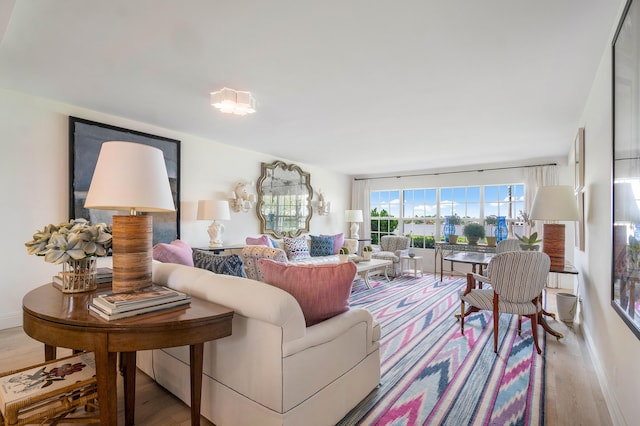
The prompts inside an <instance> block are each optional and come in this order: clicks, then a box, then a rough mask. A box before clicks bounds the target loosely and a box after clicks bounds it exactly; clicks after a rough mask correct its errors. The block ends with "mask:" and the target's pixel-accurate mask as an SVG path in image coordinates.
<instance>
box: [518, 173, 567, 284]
mask: <svg viewBox="0 0 640 426" xmlns="http://www.w3.org/2000/svg"><path fill="white" fill-rule="evenodd" d="M526 179H527V180H526V182H525V196H524V205H525V208H526V211H527V213H531V207H533V200H534V199H535V197H536V192H537V191H538V188H540V187H542V186H550V185H557V184H558V167H557V166H538V167H529V168H528V169H527V173H526ZM538 222H539V221H536V223H535V225H534V226H533V227H532V228H531V231H530V232H531V233H534V232H537V233H538V235H541V237H538V238H544V235H542V224H540V223H538ZM543 244H544V243H543ZM547 287H551V288H558V287H559V278H558V274H549V279H548V282H547Z"/></svg>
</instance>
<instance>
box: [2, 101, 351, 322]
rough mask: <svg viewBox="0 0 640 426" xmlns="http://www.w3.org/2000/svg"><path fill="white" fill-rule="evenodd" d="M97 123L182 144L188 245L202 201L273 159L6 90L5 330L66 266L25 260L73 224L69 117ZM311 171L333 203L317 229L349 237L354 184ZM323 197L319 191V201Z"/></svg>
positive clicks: (199, 241) (252, 218) (244, 232)
mask: <svg viewBox="0 0 640 426" xmlns="http://www.w3.org/2000/svg"><path fill="white" fill-rule="evenodd" d="M69 115H73V116H76V117H81V118H85V119H88V120H94V121H98V122H101V123H107V124H111V125H114V126H119V127H124V128H128V129H133V130H138V131H142V132H147V133H151V134H154V135H159V136H164V137H169V138H174V139H178V140H180V141H181V156H182V164H181V167H182V170H181V200H182V202H181V238H182V239H183V240H185V241H186V242H187V243H189V244H190V245H192V246H194V247H197V246H206V245H208V242H209V236H208V234H207V232H206V228H207V226H208V225H209V224H208V223H207V222H203V221H196V220H195V206H196V205H197V201H198V200H199V199H223V198H226V197H228V194H229V193H230V192H231V190H232V189H233V187H234V186H235V184H236V183H237V182H239V181H245V182H250V181H257V180H258V177H259V176H260V163H261V162H266V163H271V162H273V161H275V160H283V161H285V162H289V163H290V162H292V161H289V160H288V159H286V158H274V157H271V156H268V155H265V154H261V153H257V152H252V151H247V150H242V149H238V148H235V147H232V146H229V145H224V144H222V143H219V142H216V141H213V140H205V139H202V138H196V137H194V136H190V135H187V134H182V133H178V132H174V131H171V130H168V129H163V128H158V127H154V126H151V125H147V124H145V123H140V122H135V121H131V120H127V119H124V118H120V117H114V116H109V115H106V114H101V113H98V112H94V111H88V110H83V109H80V108H77V107H73V106H70V105H64V104H60V103H56V102H51V101H48V100H44V99H38V98H34V97H30V96H26V95H23V94H18V93H13V92H7V91H2V90H0V120H1V129H2V131H1V132H0V134H1V135H2V140H1V142H0V143H1V144H2V148H3V153H2V157H1V158H0V165H1V167H0V173H1V177H2V178H1V179H0V181H1V182H2V199H3V207H2V211H1V213H0V217H2V223H3V224H4V226H3V228H4V229H3V232H2V238H1V241H2V242H1V243H0V244H1V245H0V247H1V248H2V252H1V253H0V267H1V270H2V272H3V276H2V280H0V294H1V295H2V297H1V298H0V329H4V328H8V327H14V326H18V325H21V324H22V297H23V296H24V294H25V293H27V292H28V291H30V290H31V289H33V288H35V287H38V286H40V285H42V284H44V283H46V282H49V281H50V280H51V276H52V275H54V274H55V273H57V272H58V271H59V270H60V268H61V266H60V265H51V264H48V263H46V262H44V260H43V259H42V258H40V257H37V256H29V255H27V252H26V248H25V247H24V243H25V242H26V241H28V240H30V239H31V236H32V235H33V233H34V232H35V231H36V230H38V229H42V227H43V226H45V225H47V224H49V223H58V222H62V221H66V220H68V211H67V209H68V196H69V195H68V173H69V172H68V169H69V164H68V146H69V141H68V116H69ZM298 165H299V166H300V167H302V169H303V170H305V171H307V172H309V173H310V174H311V185H312V187H313V188H314V190H315V191H316V192H317V191H318V190H319V189H322V190H323V192H324V194H325V198H326V200H327V201H331V209H332V213H331V214H330V215H329V216H318V215H314V216H313V218H312V219H311V232H312V233H314V234H317V233H334V232H348V229H347V226H346V224H345V222H344V214H343V213H342V212H343V211H344V210H345V209H347V208H348V207H349V206H348V203H349V202H350V199H351V197H350V194H351V192H350V191H351V179H350V177H348V176H346V175H342V174H337V173H334V172H330V171H327V170H324V169H320V168H318V167H314V166H310V165H307V164H300V163H298ZM317 196H318V194H317V193H316V194H314V200H315V199H317ZM259 232H260V227H259V223H258V219H257V216H256V214H255V211H251V212H249V213H235V212H232V214H231V221H230V222H227V224H226V230H225V233H224V236H223V239H224V241H225V243H230V244H233V243H243V242H244V239H245V237H246V236H249V235H251V236H256V235H259Z"/></svg>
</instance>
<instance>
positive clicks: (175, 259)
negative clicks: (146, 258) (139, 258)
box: [153, 240, 193, 266]
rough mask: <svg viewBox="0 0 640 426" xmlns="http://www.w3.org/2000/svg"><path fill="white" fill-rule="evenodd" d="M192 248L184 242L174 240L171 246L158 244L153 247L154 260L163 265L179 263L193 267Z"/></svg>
mask: <svg viewBox="0 0 640 426" xmlns="http://www.w3.org/2000/svg"><path fill="white" fill-rule="evenodd" d="M191 252H192V251H191V247H190V246H189V244H187V243H185V242H184V241H180V240H174V241H171V244H166V243H158V244H156V245H155V246H153V259H154V260H157V261H158V262H162V263H178V264H180V265H187V266H193V257H192V255H191Z"/></svg>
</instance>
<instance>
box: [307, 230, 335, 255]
mask: <svg viewBox="0 0 640 426" xmlns="http://www.w3.org/2000/svg"><path fill="white" fill-rule="evenodd" d="M310 254H311V257H314V256H331V255H332V254H333V237H328V236H326V237H317V236H315V235H311V250H310Z"/></svg>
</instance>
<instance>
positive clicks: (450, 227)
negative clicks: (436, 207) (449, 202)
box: [442, 216, 456, 243]
mask: <svg viewBox="0 0 640 426" xmlns="http://www.w3.org/2000/svg"><path fill="white" fill-rule="evenodd" d="M444 219H445V222H444V228H443V229H442V233H443V234H444V241H445V242H447V243H448V242H449V235H456V225H455V224H453V223H451V216H445V218H444Z"/></svg>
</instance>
